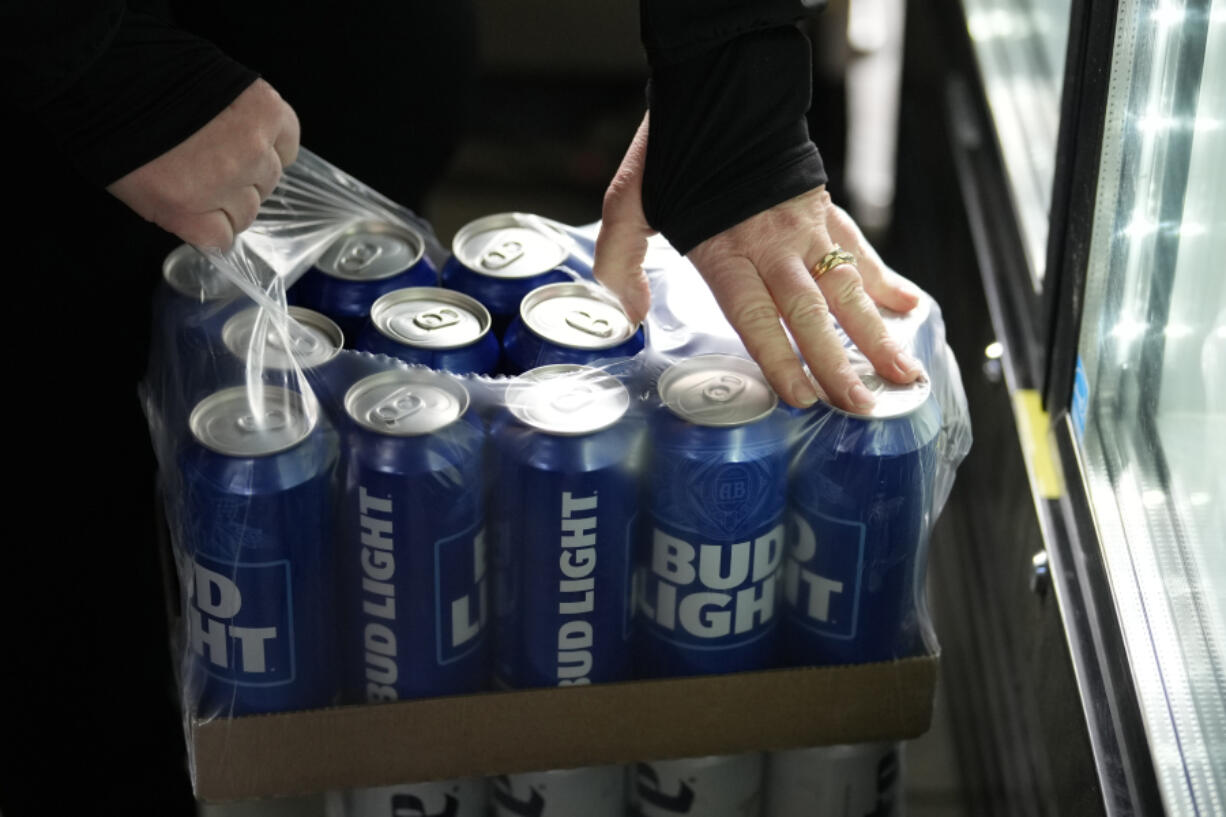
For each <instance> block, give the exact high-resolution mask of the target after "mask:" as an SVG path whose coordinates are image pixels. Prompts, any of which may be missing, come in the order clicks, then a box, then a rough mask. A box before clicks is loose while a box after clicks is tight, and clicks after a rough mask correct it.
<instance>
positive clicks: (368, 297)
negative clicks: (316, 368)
mask: <svg viewBox="0 0 1226 817" xmlns="http://www.w3.org/2000/svg"><path fill="white" fill-rule="evenodd" d="M425 249H426V242H425V239H424V238H423V237H422V236H421V235H419V234H417V233H416V232H414V231H413V230H411V229H409V228H408V227H406V226H404V225H401V224H386V223H383V222H378V221H364V222H360V223H358V224H356V225H354V226H353V227H351V228H350V229H349V230H348V231H346V232H345V234H344V235H342V236H341V237H340V238H338V239H336V240H335V241H334V242H332V244H331V246H329V247H328V249H327V250H325V251H324V254H323V255H322V256H320V258H319V260H318V261H317V262H315V266H313V267H311V269H309V270H307V271H306V273H305V274H304V275H303V276H302V277H301V278H300V279H298V282H297V283H296V284H294V285H293V286H292V287H290V289H289V292H288V293H287V297H288V298H289V300H290V303H292V304H296V305H298V306H305V307H307V308H308V309H314V310H315V311H316V312H322V313H323V314H325V315H327V316H328V317H329V318H331V319H332V320H334V321H336V324H337V325H338V326H339V327H340V328H341V331H342V332H344V333H345V337H346V338H348V339H349V340H350V342H353V341H356V340H357V337H358V333H359V332H360V331H361V330H362V327H363V325H365V323H366V318H367V316H368V315H369V314H370V305H371V304H373V303H374V302H375V301H376V300H377V299H378V298H379V296H380V295H383V294H385V293H388V292H391V291H392V290H394V289H403V288H405V287H422V286H428V287H432V286H436V285H437V284H438V271H437V270H435V268H434V265H433V264H432V263H430V259H429V258H428V257H426V255H425Z"/></svg>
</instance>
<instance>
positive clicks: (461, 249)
mask: <svg viewBox="0 0 1226 817" xmlns="http://www.w3.org/2000/svg"><path fill="white" fill-rule="evenodd" d="M569 247H570V239H569V238H568V237H567V236H566V235H564V234H562V233H561V232H559V231H558V230H557V229H555V228H554V227H552V226H550V225H549V224H548V223H547V222H545V221H544V220H543V219H541V218H539V217H537V216H533V215H530V214H527V213H499V214H497V215H492V216H484V217H483V218H479V219H477V220H476V221H470V222H469V223H468V224H465V225H464V226H463V227H461V228H460V229H459V231H458V232H456V234H455V239H454V240H453V241H452V242H451V257H450V258H448V259H447V263H446V264H444V265H443V273H442V278H443V286H445V287H447V288H449V289H456V290H459V291H460V292H463V293H466V294H468V295H471V296H472V297H474V298H476V299H477V300H478V301H480V302H481V303H482V304H484V305H485V308H486V309H488V310H489V311H490V314H491V315H492V316H493V319H494V331H495V332H497V333H499V334H501V333H502V330H503V329H505V328H506V326H507V324H508V323H509V322H510V321H511V319H512V318H514V317H515V315H516V314H518V312H519V302H520V300H521V299H523V297H524V296H525V295H527V294H528V293H529V292H531V291H532V290H534V289H536V288H537V287H539V286H542V285H544V284H552V283H555V282H558V281H572V280H574V279H575V278H576V277H578V272H577V271H574V270H572V269H571V267H570V262H571V259H570V249H569Z"/></svg>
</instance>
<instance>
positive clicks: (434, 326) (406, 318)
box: [370, 287, 490, 349]
mask: <svg viewBox="0 0 1226 817" xmlns="http://www.w3.org/2000/svg"><path fill="white" fill-rule="evenodd" d="M370 322H371V323H372V324H373V325H374V327H375V329H377V330H378V331H379V333H380V334H381V335H383V336H385V337H388V338H391V339H392V340H394V341H396V342H398V343H403V344H405V345H406V346H415V347H417V348H419V349H458V348H460V347H462V346H467V345H469V344H470V343H472V342H474V341H475V340H477V339H478V338H480V337H481V336H482V335H484V334H485V333H486V332H488V331H490V312H489V310H488V309H486V308H485V307H484V306H482V305H481V302H480V301H478V300H477V299H476V298H471V297H469V296H468V295H465V294H464V293H463V292H456V291H455V290H451V289H443V288H441V287H406V288H405V289H397V290H393V291H391V292H389V293H387V294H386V295H383V296H382V297H380V298H379V299H378V300H376V301H375V302H374V303H373V304H371V307H370Z"/></svg>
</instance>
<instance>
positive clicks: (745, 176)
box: [641, 0, 826, 252]
mask: <svg viewBox="0 0 1226 817" xmlns="http://www.w3.org/2000/svg"><path fill="white" fill-rule="evenodd" d="M641 9H642V24H643V42H644V45H645V47H646V48H647V52H648V58H649V60H650V62H651V65H652V80H651V86H650V90H649V102H650V107H651V129H650V134H649V137H648V147H647V160H646V172H645V176H644V182H643V208H644V211H645V213H646V216H647V219H648V221H649V223H650V224H651V225H652V227H654V228H656V229H658V230H660V231H661V232H662V233H664V235H665V236H666V237H668V238H669V240H670V241H671V242H672V243H673V245H674V246H675V247H676V248H677V249H678V250H680V251H681V252H688V251H689V250H690V249H691V248H693V247H694V246H695V245H696V244H698V243H700V242H701V241H703V240H705V239H706V238H709V237H711V236H713V235H715V234H717V233H719V232H722V231H723V230H725V229H727V228H729V227H731V226H733V225H735V224H738V223H740V222H741V221H743V220H745V219H746V218H748V217H750V216H752V215H754V214H756V213H758V212H761V211H763V210H765V209H767V208H769V207H771V206H773V205H775V204H778V203H780V202H782V201H786V200H787V199H790V198H792V197H794V196H796V195H799V194H800V193H803V192H805V191H808V190H812V189H814V188H816V187H819V186H821V185H823V184H825V182H826V174H825V170H824V168H823V166H822V161H821V157H820V155H819V154H818V152H817V148H816V147H815V146H814V145H813V143H812V142H811V141H810V139H809V133H808V127H807V125H806V123H805V118H804V114H805V111H806V110H807V109H808V106H809V97H810V93H811V79H810V77H811V71H810V54H809V44H808V40H807V39H806V38H805V37H804V36H803V35H802V34H801V33H800V32H799V31H798V30H797V29H796V27H795V25H794V21H795V19H796V18H797V17H799V16H802V15H803V14H804V13H806V11H807V10H806V9H805V7H804V6H803V4H802V3H800V2H796V0H791V2H778V0H770V2H762V3H752V4H745V3H740V4H736V3H730V2H726V1H725V2H706V1H705V0H698V1H696V0H643V3H642V5H641ZM687 20H688V21H689V22H688V24H687Z"/></svg>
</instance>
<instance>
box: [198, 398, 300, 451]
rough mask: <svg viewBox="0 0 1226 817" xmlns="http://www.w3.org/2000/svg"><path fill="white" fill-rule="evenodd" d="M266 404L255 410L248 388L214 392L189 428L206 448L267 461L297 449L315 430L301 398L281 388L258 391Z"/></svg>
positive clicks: (203, 402) (206, 399) (203, 401)
mask: <svg viewBox="0 0 1226 817" xmlns="http://www.w3.org/2000/svg"><path fill="white" fill-rule="evenodd" d="M256 397H257V399H259V400H260V402H261V403H262V404H263V405H262V406H260V409H259V412H257V411H256V410H255V409H253V407H252V404H251V400H250V399H249V398H248V392H247V387H246V386H234V387H231V388H228V389H222V390H221V391H217V392H214V393H212V394H210V395H209V396H208V397H206V398H204V399H203V400H201V401H200V402H199V403H197V404H196V407H195V408H194V409H192V414H191V417H190V419H189V420H188V425H189V427H190V428H191V430H192V436H194V437H195V438H196V440H197V441H199V442H200V444H201V445H203V446H204V447H205V448H208V449H210V450H212V451H216V452H217V453H218V454H224V455H226V456H228V457H263V456H267V455H269V454H276V453H277V452H279V451H285V450H286V449H288V448H293V447H294V446H295V445H297V444H298V443H300V442H302V441H303V440H305V439H306V438H307V435H309V434H310V433H311V431H312V430H313V429H314V428H315V423H316V415H314V414H308V413H307V407H306V403H305V401H304V398H303V396H302V395H301V394H299V393H298V392H296V391H290V390H289V389H283V388H281V387H280V386H269V385H261V386H258V387H257V394H256Z"/></svg>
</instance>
